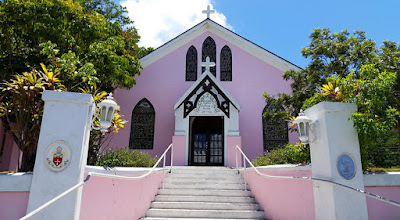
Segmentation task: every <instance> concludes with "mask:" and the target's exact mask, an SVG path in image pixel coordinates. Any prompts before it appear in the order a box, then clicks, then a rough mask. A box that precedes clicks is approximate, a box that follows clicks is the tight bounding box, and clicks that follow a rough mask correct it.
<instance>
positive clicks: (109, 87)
mask: <svg viewBox="0 0 400 220" xmlns="http://www.w3.org/2000/svg"><path fill="white" fill-rule="evenodd" d="M138 41H139V36H138V34H137V30H136V29H135V27H134V26H133V22H132V21H131V20H130V19H129V17H128V16H127V11H126V9H125V8H123V7H122V6H120V5H119V4H115V3H114V1H112V0H95V1H92V0H90V1H89V0H22V1H21V0H5V1H0V50H1V51H2V52H1V53H0V81H2V82H5V83H14V80H15V77H17V76H18V77H20V75H23V74H25V73H29V74H31V73H34V72H37V71H36V70H38V69H41V67H40V65H39V64H40V63H44V64H45V66H46V67H47V69H48V71H49V72H52V73H53V75H54V76H56V77H57V78H58V79H59V80H60V82H61V83H62V85H63V86H64V87H65V90H66V91H73V92H80V90H79V88H80V87H82V88H84V87H90V86H94V85H96V86H97V88H98V89H99V90H100V91H105V92H112V91H113V90H114V89H116V88H118V87H119V88H126V89H130V88H131V87H132V86H133V85H134V84H135V83H136V82H135V79H134V76H136V75H138V74H140V69H141V65H140V62H139V57H141V56H143V55H145V54H147V53H150V52H151V51H152V48H141V47H139V46H138V45H137V43H138ZM23 76H24V77H29V76H25V75H23ZM39 78H40V77H39ZM40 93H41V92H40V91H39V94H40ZM18 95H21V93H15V94H12V93H11V92H7V91H6V90H3V92H2V94H1V97H2V105H6V104H7V105H8V103H10V100H12V99H13V98H15V97H16V96H18ZM39 96H40V95H39ZM35 97H36V96H35ZM19 98H20V99H25V98H27V97H19ZM35 103H36V104H38V105H37V106H38V108H36V109H38V110H39V111H40V113H38V114H39V115H40V114H41V111H42V107H43V106H42V105H41V103H40V102H39V101H37V100H35ZM11 111H17V109H15V108H11ZM3 113H4V112H3ZM13 113H15V114H14V116H12V117H11V116H10V115H9V116H8V118H6V117H7V116H6V115H7V114H1V115H0V118H1V119H2V122H3V124H4V125H5V127H7V128H11V133H12V135H13V137H14V140H15V141H16V143H17V144H18V145H19V147H20V149H21V150H23V149H25V146H26V145H27V143H26V141H31V142H33V143H29V145H30V144H32V146H33V145H34V147H29V148H30V150H31V151H32V152H35V151H36V141H37V140H36V139H35V138H33V139H31V140H30V139H29V140H28V139H27V137H28V136H26V135H23V136H22V135H18V133H21V132H22V131H19V129H21V128H20V127H13V126H14V124H17V123H19V122H23V121H26V122H28V123H30V121H29V120H31V119H32V117H25V118H24V117H22V116H21V117H22V118H20V116H19V115H18V114H16V113H17V112H13ZM32 120H34V121H35V124H36V125H37V126H38V127H39V128H40V117H33V119H32ZM36 125H35V126H36ZM39 128H38V129H39ZM35 135H36V134H35ZM37 135H38V134H37ZM23 163H24V162H23ZM28 163H30V162H29V161H28ZM32 167H33V164H32ZM24 170H25V169H24ZM28 170H29V169H28Z"/></svg>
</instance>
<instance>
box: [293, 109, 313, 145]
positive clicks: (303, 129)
mask: <svg viewBox="0 0 400 220" xmlns="http://www.w3.org/2000/svg"><path fill="white" fill-rule="evenodd" d="M293 123H294V124H296V126H297V132H298V133H299V139H300V141H301V142H303V143H305V144H307V143H308V142H309V139H310V125H311V123H312V120H311V119H310V118H309V117H307V116H306V115H305V114H304V112H303V110H300V113H299V116H298V117H297V118H296V119H295V120H294V121H293Z"/></svg>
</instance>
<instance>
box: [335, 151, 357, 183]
mask: <svg viewBox="0 0 400 220" xmlns="http://www.w3.org/2000/svg"><path fill="white" fill-rule="evenodd" d="M336 166H337V170H338V172H339V174H340V176H342V177H343V178H344V179H347V180H350V179H352V178H353V177H354V176H355V175H356V165H355V163H354V159H353V158H352V157H351V156H350V155H349V154H346V153H344V154H341V155H340V156H339V157H338V160H337V165H336Z"/></svg>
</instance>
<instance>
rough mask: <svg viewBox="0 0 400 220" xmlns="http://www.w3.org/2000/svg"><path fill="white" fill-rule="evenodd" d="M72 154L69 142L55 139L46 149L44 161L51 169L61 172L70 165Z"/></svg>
mask: <svg viewBox="0 0 400 220" xmlns="http://www.w3.org/2000/svg"><path fill="white" fill-rule="evenodd" d="M71 156H72V153H71V148H70V146H69V145H68V143H67V142H65V141H54V142H53V143H51V144H50V145H49V146H48V147H47V149H46V154H45V161H44V162H45V163H46V166H47V167H48V168H49V169H50V170H51V171H56V172H59V171H62V170H64V169H65V168H67V167H68V165H69V164H70V162H71Z"/></svg>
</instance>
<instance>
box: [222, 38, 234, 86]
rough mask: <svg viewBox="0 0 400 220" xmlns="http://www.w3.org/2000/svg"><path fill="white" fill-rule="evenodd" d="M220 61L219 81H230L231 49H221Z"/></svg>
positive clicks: (225, 47)
mask: <svg viewBox="0 0 400 220" xmlns="http://www.w3.org/2000/svg"><path fill="white" fill-rule="evenodd" d="M220 57H221V59H220V62H221V64H220V68H221V74H220V78H221V79H220V80H221V81H232V51H231V49H230V48H229V47H228V46H227V45H225V46H224V47H223V48H222V49H221V56H220Z"/></svg>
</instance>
